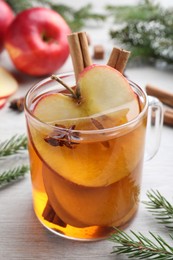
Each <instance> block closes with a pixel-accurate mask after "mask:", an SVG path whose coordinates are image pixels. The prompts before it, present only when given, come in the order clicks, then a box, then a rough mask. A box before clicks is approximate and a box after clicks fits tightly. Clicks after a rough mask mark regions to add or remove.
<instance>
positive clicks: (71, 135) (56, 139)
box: [44, 124, 80, 149]
mask: <svg viewBox="0 0 173 260" xmlns="http://www.w3.org/2000/svg"><path fill="white" fill-rule="evenodd" d="M55 126H57V127H58V128H57V130H56V131H54V132H53V133H52V134H51V135H48V136H46V137H45V138H44V140H45V142H47V143H48V144H50V145H52V146H66V147H68V148H70V149H72V148H74V145H76V144H78V143H77V142H76V141H77V140H79V139H80V138H79V133H78V132H74V131H73V130H74V129H75V125H72V126H70V127H69V128H66V127H65V126H63V125H58V124H55Z"/></svg>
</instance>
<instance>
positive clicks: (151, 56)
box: [107, 0, 173, 66]
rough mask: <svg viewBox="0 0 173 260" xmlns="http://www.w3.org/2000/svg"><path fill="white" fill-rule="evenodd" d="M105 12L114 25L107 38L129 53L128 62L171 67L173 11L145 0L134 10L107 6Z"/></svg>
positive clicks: (130, 7)
mask: <svg viewBox="0 0 173 260" xmlns="http://www.w3.org/2000/svg"><path fill="white" fill-rule="evenodd" d="M107 11H108V15H109V16H110V17H113V18H114V19H113V23H114V24H115V25H116V27H115V29H114V28H113V29H111V30H110V37H111V38H112V39H116V41H119V43H120V44H121V45H122V46H123V47H124V48H128V49H130V50H131V53H132V55H131V59H133V60H134V61H135V60H136V59H137V61H139V60H140V58H141V61H142V62H143V61H145V62H146V61H147V62H149V63H155V62H162V63H163V64H165V65H166V64H167V65H171V66H172V64H173V37H172V28H173V16H172V12H173V9H171V8H169V9H166V8H163V7H161V6H160V5H159V4H156V3H155V2H154V1H151V0H144V1H141V2H140V3H139V4H137V5H135V6H107ZM117 25H119V26H117Z"/></svg>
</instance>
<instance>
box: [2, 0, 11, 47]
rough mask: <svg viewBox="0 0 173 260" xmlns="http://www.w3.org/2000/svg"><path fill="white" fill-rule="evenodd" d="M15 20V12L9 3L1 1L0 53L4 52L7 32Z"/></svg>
mask: <svg viewBox="0 0 173 260" xmlns="http://www.w3.org/2000/svg"><path fill="white" fill-rule="evenodd" d="M13 18H14V14H13V11H12V10H11V8H10V7H9V6H8V4H7V3H5V2H4V1H2V0H0V52H1V51H2V50H3V46H4V38H5V34H6V30H7V28H8V26H9V25H10V23H11V22H12V20H13Z"/></svg>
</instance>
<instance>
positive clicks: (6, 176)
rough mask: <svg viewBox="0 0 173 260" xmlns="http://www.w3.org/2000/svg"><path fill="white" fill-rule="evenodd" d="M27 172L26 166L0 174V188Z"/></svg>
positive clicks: (27, 167)
mask: <svg viewBox="0 0 173 260" xmlns="http://www.w3.org/2000/svg"><path fill="white" fill-rule="evenodd" d="M28 171H29V166H28V165H22V166H19V167H16V168H14V169H10V170H7V171H4V172H2V173H0V186H2V185H5V184H8V183H10V182H12V181H14V180H17V179H19V178H21V177H23V176H24V175H25V174H26V173H28Z"/></svg>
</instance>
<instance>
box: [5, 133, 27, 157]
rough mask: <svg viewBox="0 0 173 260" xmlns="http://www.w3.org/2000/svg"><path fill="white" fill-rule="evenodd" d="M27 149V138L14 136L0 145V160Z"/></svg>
mask: <svg viewBox="0 0 173 260" xmlns="http://www.w3.org/2000/svg"><path fill="white" fill-rule="evenodd" d="M26 149H27V137H26V136H25V135H14V136H12V137H11V138H10V139H8V140H6V141H4V142H1V143H0V158H1V157H5V156H8V155H12V154H16V153H19V152H21V151H23V150H26Z"/></svg>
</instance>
